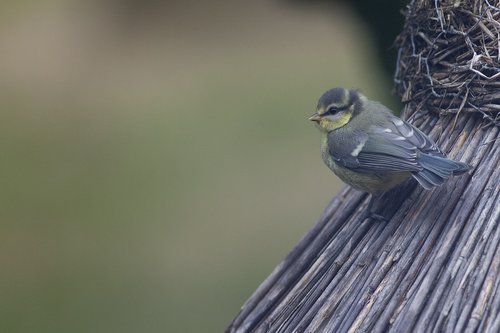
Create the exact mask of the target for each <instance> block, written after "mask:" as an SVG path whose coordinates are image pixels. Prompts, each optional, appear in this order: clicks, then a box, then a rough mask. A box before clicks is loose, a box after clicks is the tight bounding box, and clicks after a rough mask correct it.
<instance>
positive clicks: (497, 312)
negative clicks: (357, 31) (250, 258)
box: [227, 0, 500, 333]
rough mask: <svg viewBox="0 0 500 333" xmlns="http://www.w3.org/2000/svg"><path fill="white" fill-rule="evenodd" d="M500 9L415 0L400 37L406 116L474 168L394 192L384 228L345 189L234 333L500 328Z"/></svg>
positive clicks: (362, 199)
mask: <svg viewBox="0 0 500 333" xmlns="http://www.w3.org/2000/svg"><path fill="white" fill-rule="evenodd" d="M498 13H499V11H498V9H497V8H496V7H494V4H492V3H491V2H488V1H487V0H474V1H472V0H468V1H459V0H455V1H449V0H444V1H438V0H426V1H424V0H414V1H412V3H411V4H410V6H409V7H408V11H407V13H406V15H407V17H406V24H405V28H404V31H403V33H402V34H401V35H400V38H399V45H400V53H399V55H400V56H399V63H398V71H397V73H396V76H395V77H396V89H397V91H398V92H399V93H400V94H401V95H402V96H403V97H404V102H405V110H404V113H403V114H404V116H405V117H406V118H408V119H409V120H410V121H411V122H412V123H413V124H414V125H415V126H417V127H419V128H420V129H422V130H423V131H424V132H425V133H428V134H429V135H430V136H431V137H432V138H433V139H434V140H435V141H436V142H438V144H439V146H440V147H441V148H442V149H443V151H445V152H446V153H447V154H448V156H449V157H451V158H453V159H458V160H461V161H464V162H467V163H468V164H469V165H471V166H472V169H471V171H470V172H469V173H468V174H465V175H462V176H460V177H455V178H453V179H450V180H449V181H447V182H446V183H445V184H444V185H443V186H441V187H439V188H436V189H434V190H431V191H425V190H423V189H422V188H421V187H418V186H415V184H412V183H409V184H406V186H403V187H401V188H399V189H396V190H395V191H393V192H390V193H388V194H387V195H386V198H385V202H383V205H382V208H383V209H382V210H380V211H379V212H380V213H382V215H384V216H385V217H387V218H388V219H389V221H388V222H386V223H373V222H372V221H366V220H363V219H362V216H363V213H364V210H365V208H366V206H367V204H368V196H367V195H366V194H364V193H360V192H357V191H354V190H353V189H352V188H345V189H344V190H343V191H342V192H341V193H340V194H339V195H337V196H336V197H335V198H334V199H333V200H332V202H331V203H330V204H329V205H328V207H327V208H326V210H325V212H324V213H323V215H322V216H321V218H320V219H319V221H318V222H317V223H316V224H315V225H314V226H313V227H312V228H311V230H310V231H309V232H308V233H307V234H306V235H305V236H304V238H303V239H302V240H301V241H300V242H299V243H298V244H297V246H296V247H295V248H294V249H293V250H292V251H291V252H290V253H289V254H288V255H287V257H286V258H285V259H284V260H283V261H282V262H281V263H280V264H279V265H278V266H277V267H276V268H275V270H274V271H273V272H272V273H271V275H270V276H269V277H268V278H267V279H266V280H265V281H264V282H263V283H262V284H261V285H260V286H259V288H258V289H257V290H256V291H255V292H254V294H253V295H252V296H251V297H250V298H249V299H248V300H247V301H246V302H245V304H244V305H243V306H242V308H241V310H240V312H239V314H238V315H237V316H236V317H235V318H234V319H233V321H232V322H231V324H230V326H229V327H228V329H227V332H230V333H236V332H239V333H247V332H262V333H272V332H308V333H317V332H375V333H377V332H380V333H382V332H384V333H385V332H397V333H401V332H449V333H456V332H487V333H498V332H500V256H499V255H498V253H499V251H500V223H499V221H500V185H499V179H500V168H499V165H500V145H499V144H498V137H499V133H500V126H495V125H498V120H499V118H498V117H499V112H498V110H499V107H498V104H500V97H499V96H500V93H499V91H498V89H499V87H500V80H499V79H500V77H499V76H500V74H498V73H499V70H498V57H499V52H498V48H499V47H500V46H498V45H499V37H498V36H499V31H500V29H499V27H498V22H497V20H498V18H499V14H498ZM495 36H497V37H495ZM495 43H496V44H495ZM495 45H497V46H496V47H495ZM277 237H279V235H277Z"/></svg>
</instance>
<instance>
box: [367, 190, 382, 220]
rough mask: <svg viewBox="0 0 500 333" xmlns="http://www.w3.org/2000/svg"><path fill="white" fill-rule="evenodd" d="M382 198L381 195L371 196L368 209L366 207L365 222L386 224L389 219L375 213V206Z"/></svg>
mask: <svg viewBox="0 0 500 333" xmlns="http://www.w3.org/2000/svg"><path fill="white" fill-rule="evenodd" d="M380 197H381V196H380V195H377V196H376V195H374V194H372V195H371V198H370V202H369V203H368V207H366V210H365V214H364V218H363V220H366V219H373V220H375V221H377V222H386V221H387V219H386V218H385V217H384V216H382V215H380V214H377V213H376V212H374V211H373V204H374V203H375V201H376V200H377V199H379V198H380Z"/></svg>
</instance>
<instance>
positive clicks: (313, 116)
mask: <svg viewBox="0 0 500 333" xmlns="http://www.w3.org/2000/svg"><path fill="white" fill-rule="evenodd" d="M307 119H309V120H310V121H316V122H318V121H319V120H320V119H321V116H320V115H319V114H317V113H313V114H312V115H311V116H310V117H309V118H307Z"/></svg>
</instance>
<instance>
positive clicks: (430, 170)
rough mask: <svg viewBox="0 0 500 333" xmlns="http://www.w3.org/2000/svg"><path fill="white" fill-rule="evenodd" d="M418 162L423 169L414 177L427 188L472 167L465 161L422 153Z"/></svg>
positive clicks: (415, 173)
mask: <svg viewBox="0 0 500 333" xmlns="http://www.w3.org/2000/svg"><path fill="white" fill-rule="evenodd" d="M418 163H419V165H420V166H421V167H422V170H419V171H416V172H414V173H413V178H415V179H416V180H417V181H418V182H419V183H420V185H422V187H423V188H425V189H426V190H429V189H431V188H433V187H435V186H439V185H442V184H443V183H444V181H445V180H446V179H448V178H450V177H451V176H456V175H461V174H463V173H465V172H467V171H468V170H469V169H470V167H469V166H468V165H467V164H465V163H463V162H459V161H453V160H450V159H447V158H445V157H440V156H432V155H427V154H422V155H420V157H419V159H418Z"/></svg>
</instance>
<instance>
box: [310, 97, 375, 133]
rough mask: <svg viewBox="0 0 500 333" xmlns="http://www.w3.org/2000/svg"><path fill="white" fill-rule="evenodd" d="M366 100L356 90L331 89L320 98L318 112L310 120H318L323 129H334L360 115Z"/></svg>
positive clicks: (329, 130)
mask: <svg viewBox="0 0 500 333" xmlns="http://www.w3.org/2000/svg"><path fill="white" fill-rule="evenodd" d="M365 101H366V97H364V96H363V95H362V94H361V93H359V92H358V91H356V90H352V89H351V90H349V89H344V88H333V89H330V90H328V91H327V92H325V93H324V94H323V95H322V96H321V97H320V98H319V101H318V106H317V108H316V113H314V114H313V115H311V116H310V117H309V120H311V121H314V122H316V124H317V126H318V128H319V129H320V130H321V131H325V132H331V131H334V130H336V129H338V128H340V127H342V126H344V125H345V124H347V123H348V122H349V121H350V120H351V119H352V118H353V117H355V116H356V115H358V114H359V113H360V112H361V111H362V108H363V103H364V102H365Z"/></svg>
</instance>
